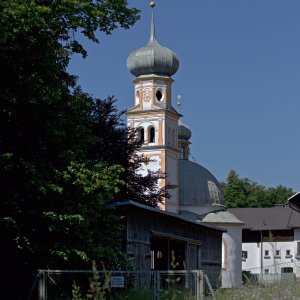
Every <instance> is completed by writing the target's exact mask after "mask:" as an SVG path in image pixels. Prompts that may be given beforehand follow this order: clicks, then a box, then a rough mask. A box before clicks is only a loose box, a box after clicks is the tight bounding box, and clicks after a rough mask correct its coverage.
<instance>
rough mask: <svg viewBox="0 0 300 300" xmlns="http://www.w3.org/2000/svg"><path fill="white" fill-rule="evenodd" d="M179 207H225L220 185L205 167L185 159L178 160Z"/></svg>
mask: <svg viewBox="0 0 300 300" xmlns="http://www.w3.org/2000/svg"><path fill="white" fill-rule="evenodd" d="M178 170H179V205H180V206H211V205H213V204H218V205H224V196H223V191H222V187H221V185H220V183H219V182H218V180H217V179H216V178H215V176H214V175H213V174H212V173H211V172H209V171H208V170H207V169H206V168H204V167H203V166H201V165H199V164H197V163H194V162H191V161H188V160H184V159H180V160H178Z"/></svg>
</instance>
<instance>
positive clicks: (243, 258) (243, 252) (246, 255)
mask: <svg viewBox="0 0 300 300" xmlns="http://www.w3.org/2000/svg"><path fill="white" fill-rule="evenodd" d="M247 258H248V251H242V260H243V261H246V259H247Z"/></svg>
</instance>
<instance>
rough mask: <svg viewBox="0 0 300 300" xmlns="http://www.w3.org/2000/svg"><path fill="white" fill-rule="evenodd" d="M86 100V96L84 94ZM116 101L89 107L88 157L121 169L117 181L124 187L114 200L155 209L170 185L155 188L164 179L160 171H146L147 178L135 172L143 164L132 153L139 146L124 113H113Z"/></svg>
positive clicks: (111, 99)
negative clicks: (122, 183) (90, 110)
mask: <svg viewBox="0 0 300 300" xmlns="http://www.w3.org/2000/svg"><path fill="white" fill-rule="evenodd" d="M85 97H87V98H89V97H90V96H89V95H86V94H85ZM115 103H116V99H114V98H113V97H108V98H107V99H105V100H100V99H94V100H93V107H92V114H91V118H92V134H93V137H94V138H93V141H92V142H91V143H90V147H89V154H88V155H89V157H90V158H91V159H92V160H93V162H95V163H99V162H103V161H105V162H108V163H109V164H118V165H121V166H123V167H124V172H123V173H122V174H121V178H122V179H123V181H124V183H125V184H124V185H123V186H122V187H121V190H120V193H119V194H118V195H117V197H116V198H115V200H128V199H129V200H133V201H136V202H139V203H143V204H146V205H150V206H153V207H156V206H157V204H158V203H159V202H161V201H162V199H163V197H169V193H168V189H171V188H173V187H172V186H171V185H169V186H167V187H164V188H158V181H159V179H161V178H164V177H165V174H162V173H161V172H160V171H157V172H153V171H150V170H148V172H147V175H144V174H143V175H142V174H141V173H139V172H138V169H139V168H140V167H141V164H142V162H143V161H144V158H143V156H140V155H137V154H136V153H137V152H136V150H137V149H138V148H139V147H140V146H141V145H140V144H139V142H138V141H137V140H136V139H135V136H136V135H135V132H134V131H132V130H129V129H128V128H127V126H126V125H125V123H124V122H123V121H122V115H123V113H124V112H122V111H121V112H120V111H118V110H117V108H116V106H115Z"/></svg>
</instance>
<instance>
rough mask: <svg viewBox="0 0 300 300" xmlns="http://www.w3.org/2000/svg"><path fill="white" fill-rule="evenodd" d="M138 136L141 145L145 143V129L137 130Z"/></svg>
mask: <svg viewBox="0 0 300 300" xmlns="http://www.w3.org/2000/svg"><path fill="white" fill-rule="evenodd" d="M137 133H138V134H137V136H138V141H139V142H140V143H144V140H145V131H144V128H143V127H139V128H138V129H137Z"/></svg>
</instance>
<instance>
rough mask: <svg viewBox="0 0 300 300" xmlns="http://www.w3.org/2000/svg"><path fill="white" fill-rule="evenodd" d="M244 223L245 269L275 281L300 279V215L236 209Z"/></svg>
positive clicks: (278, 209) (281, 209)
mask: <svg viewBox="0 0 300 300" xmlns="http://www.w3.org/2000/svg"><path fill="white" fill-rule="evenodd" d="M229 211H230V212H231V213H232V214H234V215H235V216H236V217H237V218H239V219H240V220H242V221H243V222H244V223H245V225H244V226H243V234H242V240H243V245H242V248H243V249H242V251H243V252H242V269H243V270H249V271H250V272H251V273H252V274H258V275H257V276H258V278H259V279H260V280H264V281H266V280H273V279H280V278H284V277H285V276H286V277H287V276H290V274H291V273H292V274H294V276H295V277H300V213H298V212H297V211H295V210H292V209H291V208H289V207H271V208H232V209H229ZM286 274H289V275H286Z"/></svg>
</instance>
